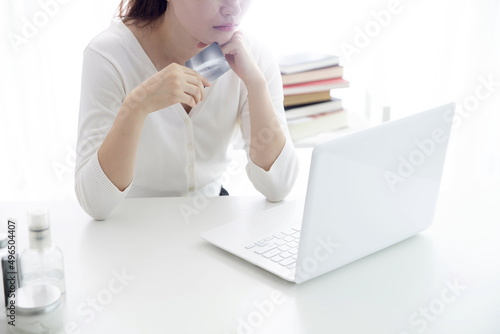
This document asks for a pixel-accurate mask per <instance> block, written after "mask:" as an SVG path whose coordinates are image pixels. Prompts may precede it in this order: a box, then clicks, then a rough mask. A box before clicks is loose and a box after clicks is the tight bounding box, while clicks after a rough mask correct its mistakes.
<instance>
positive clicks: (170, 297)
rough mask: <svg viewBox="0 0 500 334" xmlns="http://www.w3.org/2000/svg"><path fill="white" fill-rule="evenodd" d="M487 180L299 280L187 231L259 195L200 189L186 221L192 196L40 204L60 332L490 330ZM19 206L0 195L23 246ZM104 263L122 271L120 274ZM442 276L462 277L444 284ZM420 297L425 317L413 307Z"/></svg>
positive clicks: (497, 301) (495, 292) (496, 233)
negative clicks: (52, 247)
mask: <svg viewBox="0 0 500 334" xmlns="http://www.w3.org/2000/svg"><path fill="white" fill-rule="evenodd" d="M499 189H500V186H499V185H494V186H491V188H490V189H476V190H473V189H468V190H467V191H465V190H464V189H453V190H449V191H447V192H444V193H443V194H442V196H441V198H440V202H439V206H438V212H437V214H436V220H435V223H434V225H433V227H432V228H430V229H429V230H427V231H426V232H424V233H421V234H420V235H417V236H415V237H413V238H410V239H408V240H406V241H404V242H401V243H399V244H397V245H395V246H393V247H390V248H388V249H386V250H383V251H381V252H379V253H376V254H374V255H371V256H369V257H366V258H364V259H361V260H359V261H357V262H354V263H352V264H350V265H347V266H345V267H343V268H340V269H338V270H335V271H333V272H331V273H329V274H326V275H323V276H321V277H318V278H316V279H314V280H312V281H309V282H307V283H305V284H303V285H295V284H292V283H288V282H285V281H283V280H281V279H279V278H277V277H275V276H274V275H272V274H270V273H268V272H266V271H264V270H262V269H260V268H258V267H255V266H253V265H251V264H249V263H247V262H244V261H241V260H240V259H239V258H236V257H234V256H232V255H230V254H227V253H226V252H224V251H222V250H219V249H218V248H216V247H213V246H211V245H209V244H207V243H206V242H204V241H203V240H202V239H201V238H200V237H199V234H200V233H201V232H203V231H205V230H207V229H210V228H212V227H214V226H217V225H219V224H222V223H224V222H226V221H230V220H231V219H234V218H236V217H238V216H240V215H244V214H249V213H250V212H255V211H258V210H263V209H267V208H269V207H271V206H273V204H271V203H267V202H266V201H265V200H264V199H263V198H262V197H257V196H256V197H234V196H233V197H221V198H214V199H211V200H210V201H209V202H208V204H207V206H206V207H205V208H202V209H201V210H200V212H199V214H197V215H193V216H192V217H191V219H190V222H189V224H188V223H186V222H185V220H184V219H183V217H182V215H181V213H180V210H179V207H180V206H181V205H191V204H192V203H193V202H192V201H193V199H192V198H157V199H129V200H126V201H125V202H124V203H123V205H122V206H121V207H120V208H119V209H118V210H117V211H116V212H115V214H114V215H113V216H112V217H111V218H110V219H108V220H107V221H104V222H95V221H92V220H91V219H90V218H89V217H88V216H87V215H86V214H85V213H84V212H83V211H82V210H81V209H80V208H79V206H78V205H77V204H76V203H72V202H50V203H46V204H47V206H48V207H49V209H50V212H51V218H52V226H53V228H52V229H53V240H54V241H55V242H56V243H57V244H58V245H59V246H60V247H61V248H62V249H63V251H64V254H65V263H66V286H67V311H68V322H70V323H72V324H73V325H72V326H74V327H75V328H74V329H73V330H68V331H67V333H92V334H100V333H103V334H104V333H105V334H109V333H124V334H126V333H134V334H135V333H176V334H178V333H190V334H191V333H193V334H194V333H196V334H198V333H214V334H215V333H216V334H224V333H273V334H274V333H287V334H294V333H300V334H311V333H314V334H318V333H371V334H374V333H381V334H382V333H383V334H388V333H389V334H390V333H394V334H400V333H406V332H408V333H412V334H413V333H420V332H419V331H418V330H419V329H423V328H424V326H427V325H428V326H427V328H426V329H425V330H424V331H422V332H423V333H439V334H442V333H454V334H460V333H463V334H470V333H492V334H493V333H499V332H500V317H499V315H500V245H499V244H500V243H499V242H498V240H499V239H500V224H499V223H498V222H499V220H500V210H499V209H498V208H499V205H498V203H500V192H499V191H498V190H499ZM278 205H279V204H278ZM31 206H32V204H30V203H15V204H7V203H4V204H1V205H0V212H2V219H4V215H9V216H13V217H17V218H18V219H19V221H18V225H19V226H18V228H17V234H18V236H19V238H18V248H24V247H26V245H27V244H26V242H27V241H26V240H27V233H26V219H25V211H26V209H27V208H29V207H31ZM3 221H5V220H3ZM114 271H115V272H122V271H124V273H125V274H126V275H129V276H133V279H131V278H129V279H128V280H127V278H125V280H124V281H123V282H120V280H117V279H116V278H115V277H116V274H114V273H113V272H114ZM122 280H123V278H122ZM447 281H449V282H451V283H454V282H455V281H457V282H458V283H459V284H460V285H464V286H466V288H465V289H464V290H463V291H460V290H458V292H457V293H456V294H455V293H454V292H453V291H451V290H449V288H447V284H449V283H446V282H447ZM273 291H275V292H273ZM458 293H459V295H458ZM273 301H274V302H273ZM271 303H273V304H271ZM92 305H93V306H92ZM257 305H260V306H257ZM259 307H260V309H261V310H259ZM424 308H426V309H430V310H431V311H427V312H428V314H427V316H428V317H429V319H432V321H431V320H425V318H424V316H420V315H419V313H418V312H420V311H419V310H423V309H424ZM415 312H416V313H415ZM422 312H424V311H422ZM263 313H264V314H263ZM412 315H413V317H414V318H413V321H414V323H411V322H410V320H409V318H410V317H412ZM242 321H244V322H245V323H246V327H245V328H243V327H241V326H244V325H242V324H243V322H242ZM2 326H4V327H0V333H4V331H5V324H2ZM238 328H239V331H238ZM78 330H81V332H79V331H78ZM405 331H406V332H405Z"/></svg>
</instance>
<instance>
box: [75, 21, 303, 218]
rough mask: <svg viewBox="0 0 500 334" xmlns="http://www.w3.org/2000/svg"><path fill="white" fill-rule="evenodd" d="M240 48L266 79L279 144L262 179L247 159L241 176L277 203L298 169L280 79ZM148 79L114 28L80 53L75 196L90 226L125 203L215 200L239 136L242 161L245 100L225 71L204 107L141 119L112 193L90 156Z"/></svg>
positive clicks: (147, 69)
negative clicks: (121, 179)
mask: <svg viewBox="0 0 500 334" xmlns="http://www.w3.org/2000/svg"><path fill="white" fill-rule="evenodd" d="M247 39H248V38H247ZM248 44H249V47H250V49H251V51H252V53H253V55H254V57H255V59H256V61H257V63H258V65H259V67H260V68H261V70H262V72H263V74H264V76H265V77H266V80H267V84H268V87H269V91H270V94H271V98H272V103H273V106H274V109H275V111H276V114H277V115H278V118H279V120H280V123H281V125H282V127H283V129H284V131H285V134H286V137H287V140H286V144H285V146H284V148H283V150H282V152H281V153H280V155H279V156H278V158H277V160H276V161H275V162H274V164H273V166H272V167H271V169H270V170H269V171H267V172H266V171H265V170H263V169H262V168H260V167H258V166H257V165H255V164H254V163H253V162H252V161H251V159H250V158H248V163H247V166H246V171H247V175H248V177H249V179H250V181H251V182H252V183H253V185H254V186H255V188H256V189H257V190H258V191H260V192H261V193H262V194H263V195H264V196H266V198H267V199H268V200H270V201H280V200H282V199H283V198H284V197H285V196H286V195H287V194H288V193H289V192H290V190H291V188H292V186H293V183H294V181H295V178H296V175H297V167H298V164H297V159H296V155H295V149H294V146H293V144H292V141H291V139H290V136H289V133H288V129H287V127H286V119H285V115H284V110H283V93H282V82H281V76H280V72H279V69H278V66H277V64H276V62H275V60H274V58H273V56H272V55H271V54H269V53H268V52H266V50H265V49H263V48H261V47H259V46H258V45H257V44H256V43H255V41H253V40H251V39H248ZM155 73H157V70H156V68H155V66H154V65H153V63H152V62H151V60H150V59H149V57H148V56H147V54H146V53H145V52H144V50H143V49H142V47H141V45H140V44H139V42H138V41H137V39H136V38H135V36H134V35H133V33H132V32H131V31H130V30H129V29H128V28H127V27H126V26H125V24H124V23H123V22H121V21H117V22H114V23H113V24H112V25H111V26H110V27H109V28H108V29H107V30H105V31H104V32H102V33H100V34H99V35H97V36H96V37H95V38H94V39H93V40H92V41H91V42H90V43H89V45H88V46H87V48H86V49H85V51H84V59H83V72H82V86H81V101H80V115H79V126H78V144H77V158H76V170H75V190H76V195H77V198H78V201H79V202H80V205H81V206H82V208H83V209H84V210H85V211H86V212H87V213H88V214H89V215H90V216H92V217H93V218H95V219H105V218H106V217H107V216H108V215H109V214H110V213H111V212H112V211H113V210H114V209H115V208H116V207H117V206H118V204H119V203H120V202H121V201H122V200H123V198H125V197H162V196H196V195H203V196H217V195H218V194H219V191H220V187H221V182H222V177H223V174H224V172H225V171H226V169H227V168H228V166H229V164H230V163H231V150H232V146H233V145H232V143H233V142H234V140H235V139H236V138H238V136H239V135H240V133H241V134H242V135H243V141H244V143H245V150H246V152H247V157H248V152H249V144H250V119H249V109H248V99H247V96H248V93H247V90H246V87H245V85H244V84H243V82H242V81H241V80H240V79H239V78H238V76H237V75H236V74H235V73H234V72H233V71H231V70H230V71H228V72H226V73H225V74H224V75H222V76H221V77H219V78H218V79H217V80H215V81H214V82H213V83H212V86H211V87H208V88H206V93H205V99H204V100H203V101H202V102H201V103H199V104H198V105H197V106H195V107H194V108H193V109H192V110H191V112H190V113H189V114H187V113H186V112H185V111H184V109H183V107H182V106H181V105H180V104H175V105H172V106H170V107H167V108H164V109H161V110H159V111H156V112H153V113H151V114H149V115H148V116H147V118H146V121H145V124H144V128H143V132H142V135H141V139H140V143H139V148H138V153H137V158H136V162H135V174H134V178H133V181H132V183H131V184H130V185H129V186H128V187H127V189H125V190H124V191H123V192H122V191H120V190H118V188H116V187H115V186H114V185H113V183H112V182H111V181H110V180H109V179H108V178H107V176H106V175H105V173H104V172H103V170H102V168H101V166H100V164H99V161H98V158H97V150H98V149H99V147H100V145H101V143H102V141H103V140H104V138H105V137H106V135H107V133H108V131H109V129H110V128H111V125H112V124H113V121H114V119H115V117H116V115H117V112H118V110H119V108H120V106H121V105H122V102H123V101H124V99H125V96H126V95H127V94H128V93H129V92H130V91H132V90H133V89H134V88H135V87H137V86H138V85H140V84H141V83H142V82H143V81H144V80H145V79H146V78H148V77H150V76H152V75H153V74H155ZM240 130H241V132H240ZM229 191H230V189H229Z"/></svg>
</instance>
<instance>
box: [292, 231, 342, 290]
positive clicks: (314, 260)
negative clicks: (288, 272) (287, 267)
mask: <svg viewBox="0 0 500 334" xmlns="http://www.w3.org/2000/svg"><path fill="white" fill-rule="evenodd" d="M316 242H317V245H316V247H315V248H314V250H313V252H312V254H311V255H310V256H307V257H306V258H304V259H300V263H299V262H297V267H296V269H295V276H296V278H297V281H304V280H306V279H308V278H310V277H311V275H314V273H316V272H317V270H318V268H319V265H320V264H321V263H323V262H325V261H327V260H328V259H329V258H331V257H332V255H333V253H334V251H335V250H336V249H338V248H339V247H340V244H338V243H336V242H334V241H333V240H332V238H331V236H329V235H328V236H326V238H317V239H316Z"/></svg>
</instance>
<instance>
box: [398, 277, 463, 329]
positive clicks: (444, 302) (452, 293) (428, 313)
mask: <svg viewBox="0 0 500 334" xmlns="http://www.w3.org/2000/svg"><path fill="white" fill-rule="evenodd" d="M444 285H445V287H444V288H443V289H442V290H441V293H440V294H439V296H438V297H436V298H434V299H432V300H431V301H430V302H429V304H428V305H426V306H422V307H420V308H419V309H418V310H417V311H415V312H413V313H412V314H410V316H409V317H408V323H409V324H410V326H412V327H413V328H415V329H416V330H417V332H418V333H423V332H424V331H425V330H426V329H427V328H428V327H429V324H430V323H432V322H434V321H436V320H437V319H438V317H439V316H440V315H441V314H443V313H444V312H445V311H446V309H447V308H448V307H449V306H450V304H452V303H454V302H455V301H456V299H457V298H458V297H459V296H460V295H462V292H463V291H464V290H465V289H467V286H465V285H462V284H460V283H459V282H458V280H457V279H455V280H454V282H453V283H452V282H450V281H449V280H446V281H445V282H444ZM399 334H410V332H409V331H402V332H400V333H399Z"/></svg>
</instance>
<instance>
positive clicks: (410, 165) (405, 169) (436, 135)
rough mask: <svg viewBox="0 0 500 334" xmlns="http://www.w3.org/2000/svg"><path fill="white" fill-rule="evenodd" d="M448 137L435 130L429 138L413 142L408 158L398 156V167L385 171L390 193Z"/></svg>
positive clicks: (442, 132) (441, 131) (440, 130)
mask: <svg viewBox="0 0 500 334" xmlns="http://www.w3.org/2000/svg"><path fill="white" fill-rule="evenodd" d="M447 138H448V136H447V135H446V133H445V132H444V130H443V129H440V128H436V129H434V131H432V134H431V136H430V138H426V139H423V140H418V139H417V140H415V141H414V143H415V146H416V148H415V149H414V150H413V151H411V152H410V154H408V156H406V157H405V156H402V155H399V156H398V160H399V165H398V167H397V169H396V170H395V171H386V172H385V173H384V177H385V180H386V181H387V184H388V185H389V188H390V189H391V191H393V192H394V191H395V190H396V186H397V185H398V184H399V183H404V182H405V181H406V179H408V178H409V177H411V176H412V175H413V174H414V173H415V172H416V171H417V170H418V168H419V167H420V166H422V165H423V164H424V163H425V162H426V161H427V159H428V158H429V157H430V156H432V155H433V154H434V152H435V151H436V149H437V147H438V145H439V144H442V143H444V142H446V139H447Z"/></svg>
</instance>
